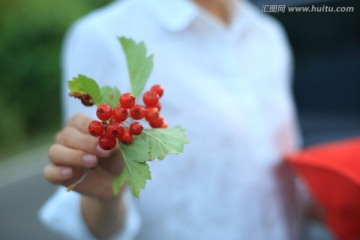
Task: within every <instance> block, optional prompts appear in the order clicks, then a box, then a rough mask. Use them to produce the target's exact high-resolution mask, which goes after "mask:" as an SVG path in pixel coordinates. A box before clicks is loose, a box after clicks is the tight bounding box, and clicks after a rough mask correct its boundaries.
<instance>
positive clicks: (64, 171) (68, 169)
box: [61, 168, 72, 177]
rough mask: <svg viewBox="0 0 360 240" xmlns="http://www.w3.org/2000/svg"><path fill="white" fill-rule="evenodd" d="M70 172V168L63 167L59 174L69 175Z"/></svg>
mask: <svg viewBox="0 0 360 240" xmlns="http://www.w3.org/2000/svg"><path fill="white" fill-rule="evenodd" d="M71 173H72V170H71V168H63V169H61V175H63V176H64V177H69V176H70V175H71Z"/></svg>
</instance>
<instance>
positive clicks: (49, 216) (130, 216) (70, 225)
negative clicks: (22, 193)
mask: <svg viewBox="0 0 360 240" xmlns="http://www.w3.org/2000/svg"><path fill="white" fill-rule="evenodd" d="M123 197H124V203H125V205H126V212H125V221H124V226H123V228H122V230H120V231H119V232H118V233H116V234H115V235H114V236H112V237H111V238H109V240H131V239H135V237H136V235H137V233H138V231H139V228H140V225H141V224H140V217H139V213H138V210H137V207H136V206H135V203H134V201H133V199H132V197H131V195H130V192H129V191H126V192H125V193H124V195H123ZM39 218H40V220H41V222H42V223H43V224H44V225H45V226H46V227H48V228H49V229H50V230H52V231H54V232H56V233H58V234H60V235H63V236H65V237H66V238H68V239H73V240H83V239H87V240H96V237H94V236H93V235H92V233H91V232H90V231H89V229H88V228H87V225H86V223H85V222H84V220H83V217H82V213H81V209H80V194H78V193H77V192H74V191H72V192H66V190H65V188H64V187H59V188H58V189H57V191H56V192H55V193H54V194H53V195H52V196H51V197H50V198H49V199H48V201H47V202H46V203H45V204H44V205H43V206H42V208H41V209H40V211H39Z"/></svg>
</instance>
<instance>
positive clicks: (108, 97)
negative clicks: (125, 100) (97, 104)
mask: <svg viewBox="0 0 360 240" xmlns="http://www.w3.org/2000/svg"><path fill="white" fill-rule="evenodd" d="M100 92H101V103H106V104H109V105H110V106H111V107H112V108H113V107H115V106H116V105H118V104H119V97H120V94H121V93H120V90H119V89H118V88H117V87H109V86H105V87H102V88H101V89H100Z"/></svg>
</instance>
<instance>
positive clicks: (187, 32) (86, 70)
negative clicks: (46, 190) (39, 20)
mask: <svg viewBox="0 0 360 240" xmlns="http://www.w3.org/2000/svg"><path fill="white" fill-rule="evenodd" d="M117 36H126V37H131V38H133V39H135V40H136V41H145V43H146V45H147V46H148V50H149V52H150V53H154V55H155V56H154V65H155V66H154V70H153V73H152V75H151V77H150V83H149V85H152V84H155V83H159V84H161V85H163V86H164V87H165V91H166V93H165V95H164V97H163V98H162V103H163V110H162V111H163V115H164V116H165V117H166V119H167V121H168V123H169V125H170V126H173V125H175V124H179V125H182V126H184V127H185V128H186V134H187V136H188V137H189V138H190V140H191V143H190V144H189V145H187V146H186V148H185V152H184V153H183V154H181V155H179V156H169V157H168V159H166V160H165V161H162V162H160V163H159V162H157V161H155V162H152V163H151V165H150V167H151V171H152V180H151V181H148V183H147V186H146V189H145V190H143V191H142V192H141V196H140V201H139V202H135V203H134V201H133V199H131V197H130V196H129V192H128V190H127V189H126V187H123V189H122V192H121V194H120V195H119V196H116V197H113V196H112V191H111V181H112V180H113V179H114V177H115V176H116V175H118V174H119V173H120V172H121V169H122V162H121V161H119V158H121V157H120V156H121V155H120V153H119V150H115V151H110V152H108V151H103V150H101V149H99V148H98V147H97V139H96V138H94V137H92V136H90V135H89V134H88V133H87V124H88V123H89V122H90V121H91V117H94V113H95V110H94V109H86V108H85V107H83V106H81V104H80V103H79V102H78V101H76V100H74V99H71V98H69V97H68V96H66V95H67V90H66V86H65V85H66V84H65V80H70V79H71V78H72V77H74V76H77V74H79V73H80V74H84V75H87V76H89V77H91V78H93V79H96V80H97V81H99V82H100V85H110V86H114V85H116V86H118V87H120V88H121V90H122V91H123V92H126V91H128V90H129V88H128V80H127V79H128V76H127V69H126V62H125V58H124V56H123V53H122V50H121V47H120V45H119V43H118V42H117V39H116V37H117ZM63 60H64V61H63V69H64V99H63V101H64V114H65V119H70V118H71V120H70V121H68V122H67V124H66V125H65V126H64V128H63V129H62V130H61V131H60V132H59V133H58V134H57V137H56V141H55V143H54V144H53V145H52V147H51V148H50V150H49V158H50V161H51V164H50V165H49V166H48V167H46V168H45V170H44V175H45V178H46V179H47V180H48V181H50V182H52V183H56V184H59V185H65V186H67V185H69V184H71V183H72V182H74V181H75V180H76V179H77V178H79V177H80V175H81V173H80V172H81V169H84V168H89V167H94V166H96V168H95V169H96V170H95V171H94V172H93V173H92V174H91V175H90V176H88V177H87V178H86V179H85V180H84V182H82V183H81V184H80V185H79V186H78V187H77V188H76V189H75V190H76V192H77V193H75V192H71V193H66V192H65V191H64V189H63V188H59V190H58V191H57V193H56V194H55V195H54V196H53V197H52V198H51V199H50V200H49V201H48V202H47V203H46V205H45V206H44V207H43V209H42V211H41V218H42V220H43V221H44V222H45V223H46V224H48V226H49V227H51V228H53V229H55V230H57V231H59V232H61V233H63V234H65V235H67V236H69V237H72V238H74V239H92V238H94V237H97V238H100V239H105V238H110V237H112V238H114V239H133V238H137V239H147V240H148V239H156V240H159V239H160V240H162V239H164V240H165V239H166V240H168V239H181V240H183V239H204V240H205V239H206V240H209V239H251V240H256V239H267V240H269V239H274V240H282V239H283V240H290V239H291V240H294V239H298V238H299V237H300V231H301V222H302V213H303V207H304V204H305V202H304V198H302V195H301V193H299V192H298V189H297V186H296V180H295V179H294V177H293V176H292V173H291V172H290V171H289V170H288V169H287V167H286V166H284V164H282V156H283V155H284V154H285V153H286V152H289V151H293V150H294V149H295V148H296V147H297V145H298V144H297V141H298V138H299V137H298V133H297V126H296V118H295V113H294V106H293V102H292V98H291V82H290V77H291V70H292V62H291V53H290V51H289V46H288V42H287V40H286V37H285V35H284V32H283V30H282V28H281V27H280V26H279V25H278V24H277V23H276V22H275V21H274V20H273V19H271V18H270V17H269V16H265V15H263V14H261V13H259V12H258V11H257V10H256V9H255V8H254V7H253V6H252V5H251V4H250V3H248V2H247V1H245V0H244V1H235V0H234V1H232V0H211V1H210V0H194V1H187V0H172V1H168V0H152V1H146V0H127V1H117V2H114V3H113V4H111V5H109V6H107V7H105V8H103V9H100V10H98V11H95V12H94V13H92V14H90V15H88V16H86V17H85V18H83V19H81V20H80V21H78V22H77V23H76V24H75V25H74V26H73V28H72V29H71V31H70V32H69V34H68V36H67V39H66V42H65V46H64V56H63ZM84 111H87V112H86V114H87V115H85V114H79V112H84Z"/></svg>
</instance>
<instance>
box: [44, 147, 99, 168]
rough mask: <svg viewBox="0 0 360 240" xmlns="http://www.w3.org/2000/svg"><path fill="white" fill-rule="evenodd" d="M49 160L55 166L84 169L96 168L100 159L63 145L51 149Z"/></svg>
mask: <svg viewBox="0 0 360 240" xmlns="http://www.w3.org/2000/svg"><path fill="white" fill-rule="evenodd" d="M49 159H50V161H51V162H52V163H53V164H54V165H62V166H73V167H84V168H90V167H94V166H96V165H97V163H98V158H97V157H96V156H95V155H93V154H89V153H86V152H84V151H81V150H77V149H73V148H69V147H66V146H63V145H61V144H54V145H52V146H51V147H50V149H49Z"/></svg>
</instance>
